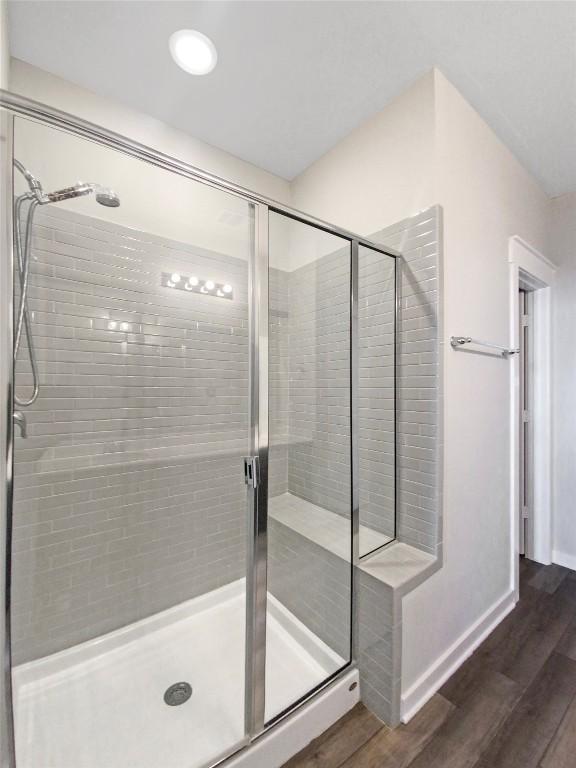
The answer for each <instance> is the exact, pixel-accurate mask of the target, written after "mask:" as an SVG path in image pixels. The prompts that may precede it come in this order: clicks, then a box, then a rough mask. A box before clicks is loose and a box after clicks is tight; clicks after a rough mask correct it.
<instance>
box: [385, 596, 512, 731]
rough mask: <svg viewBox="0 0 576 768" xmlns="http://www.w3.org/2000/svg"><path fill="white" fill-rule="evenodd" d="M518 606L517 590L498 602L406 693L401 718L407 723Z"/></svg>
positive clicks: (403, 695) (403, 696)
mask: <svg viewBox="0 0 576 768" xmlns="http://www.w3.org/2000/svg"><path fill="white" fill-rule="evenodd" d="M515 605H516V595H515V593H514V591H511V592H508V593H507V594H506V595H504V597H502V598H500V600H497V601H496V603H494V605H492V606H491V607H490V608H489V609H488V610H487V611H486V613H484V614H483V615H482V616H481V617H480V618H479V619H478V620H477V621H476V622H475V623H474V624H473V625H472V626H471V627H469V628H468V629H467V630H466V632H464V633H463V634H462V635H460V637H459V638H458V640H456V642H454V643H453V644H452V645H451V646H450V648H448V650H447V651H446V652H445V653H443V654H442V656H440V658H439V659H437V660H436V661H435V662H434V664H432V665H431V666H430V667H429V668H428V669H427V670H426V672H425V673H424V674H423V675H422V676H421V677H420V678H419V679H418V680H416V682H415V683H414V685H412V686H410V688H409V689H408V690H407V691H405V692H404V693H403V694H402V701H401V708H400V713H401V718H402V722H403V723H407V722H408V721H409V720H411V719H412V718H413V717H414V715H415V714H416V713H417V712H418V710H419V709H421V708H422V707H423V706H424V704H426V702H427V701H428V700H429V699H431V698H432V696H433V695H434V694H435V693H436V691H437V690H438V689H439V688H441V687H442V685H444V683H445V682H446V680H448V678H449V677H450V676H451V675H453V674H454V672H456V670H457V669H458V667H460V666H461V665H462V664H463V663H464V662H465V661H466V659H467V658H468V657H469V656H471V655H472V653H473V652H474V651H475V650H476V648H478V646H479V645H480V643H481V642H482V641H483V640H484V639H485V638H486V637H488V635H489V634H490V633H491V632H492V631H493V630H494V629H495V628H496V627H497V626H498V624H500V622H501V621H502V619H504V618H505V617H506V616H507V615H508V614H509V613H510V611H511V610H512V609H513V608H514V606H515Z"/></svg>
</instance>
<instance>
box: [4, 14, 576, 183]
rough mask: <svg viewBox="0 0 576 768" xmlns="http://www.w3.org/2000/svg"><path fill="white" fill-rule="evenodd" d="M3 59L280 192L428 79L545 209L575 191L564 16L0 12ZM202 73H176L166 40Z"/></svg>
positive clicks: (571, 52) (570, 54) (575, 40)
mask: <svg viewBox="0 0 576 768" xmlns="http://www.w3.org/2000/svg"><path fill="white" fill-rule="evenodd" d="M9 12H10V42H11V50H12V55H13V56H16V57H17V58H20V59H23V60H25V61H27V62H29V63H31V64H34V65H35V66H37V67H41V68H42V69H45V70H47V71H49V72H51V73H53V74H56V75H59V76H60V77H63V78H66V79H68V80H71V81H73V82H75V83H77V84H79V85H82V86H84V87H85V88H88V89H90V90H92V91H94V92H96V93H98V94H100V95H102V96H106V97H109V98H111V99H114V100H116V101H119V102H122V103H123V104H125V105H128V106H130V107H133V108H134V109H138V110H141V111H143V112H146V113H148V114H150V115H153V116H154V117H157V118H159V119H160V120H163V121H164V122H166V123H168V124H170V125H172V126H174V127H176V128H179V129H181V130H184V131H186V132H188V133H189V134H191V135H193V136H195V137H197V138H199V139H202V140H204V141H206V142H208V143H210V144H213V145H215V146H217V147H220V148H222V149H224V150H227V151H228V152H231V153H232V154H234V155H236V156H238V157H241V158H242V159H244V160H248V161H249V162H252V163H254V164H255V165H257V166H260V167H261V168H265V169H267V170H269V171H271V172H272V173H275V174H277V175H279V176H282V177H284V178H286V179H292V178H294V177H295V176H297V175H298V174H299V173H301V172H302V171H303V170H304V169H305V168H306V167H307V166H308V165H310V164H311V163H312V162H313V161H314V160H316V159H317V158H318V157H320V156H321V155H323V154H324V153H325V152H326V151H327V150H328V149H330V147H332V146H333V145H334V144H335V143H336V142H337V141H338V140H339V139H341V138H342V137H343V136H345V135H346V134H347V133H349V132H350V131H351V130H352V129H353V128H354V127H356V126H357V125H359V124H360V123H362V122H363V121H364V120H366V119H367V118H369V117H370V116H372V115H373V114H375V113H376V112H378V111H379V110H381V109H382V108H383V107H384V106H386V104H387V103H389V102H390V101H391V100H392V99H393V98H394V97H395V96H397V95H398V94H399V93H401V92H402V91H403V90H404V89H405V88H406V87H408V86H409V85H410V84H411V83H412V82H414V80H416V79H417V78H418V77H419V76H420V75H422V74H424V73H425V72H426V71H428V70H430V69H431V68H432V67H433V66H437V67H439V68H440V69H441V70H442V71H443V73H444V74H445V75H446V76H447V77H448V78H449V79H450V80H451V81H452V82H453V83H454V85H456V87H457V88H458V89H459V90H460V91H461V93H462V94H463V95H464V96H465V97H466V98H467V99H468V101H470V102H471V103H472V104H473V106H474V107H475V108H476V109H477V110H478V111H479V112H480V114H481V115H482V116H483V117H484V119H485V120H486V121H487V122H488V123H489V124H490V125H491V126H492V128H493V129H494V130H495V131H496V133H497V134H498V135H499V136H500V137H501V139H502V140H503V141H504V142H506V144H507V145H508V146H509V147H510V148H511V149H512V151H513V152H514V153H515V154H516V156H517V157H518V158H519V159H520V160H521V162H522V163H523V164H524V165H525V166H526V167H527V168H528V169H529V170H530V171H531V172H532V174H533V175H534V176H535V177H536V178H537V179H539V181H540V182H541V184H542V186H543V187H544V189H545V190H546V191H547V192H548V194H550V195H552V196H555V195H560V194H563V193H565V192H568V191H573V190H576V3H573V2H328V1H327V2H214V1H212V2H186V1H185V0H184V1H182V0H181V1H179V2H171V1H170V0H164V1H156V2H155V1H154V0H149V1H148V2H138V1H137V0H133V1H132V2H102V1H100V0H99V1H97V2H91V1H90V0H85V1H84V2H80V1H79V0H76V2H53V1H52V0H42V1H41V2H35V1H33V0H29V1H27V2H12V3H11V4H10V11H9ZM181 28H194V29H198V30H200V31H201V32H204V33H205V34H207V35H208V36H209V37H210V38H212V40H213V41H214V42H215V44H216V47H217V49H218V56H219V59H218V65H217V67H216V69H215V70H214V71H213V72H212V73H211V74H209V75H207V76H205V77H194V76H191V75H188V74H186V73H185V72H183V71H181V70H180V69H179V68H178V67H177V66H176V65H175V64H174V62H173V61H172V59H171V58H170V55H169V52H168V37H169V35H170V34H171V33H172V32H174V31H175V30H177V29H181Z"/></svg>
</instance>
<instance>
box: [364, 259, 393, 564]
mask: <svg viewBox="0 0 576 768" xmlns="http://www.w3.org/2000/svg"><path fill="white" fill-rule="evenodd" d="M395 265H396V260H395V259H394V258H393V257H392V256H387V255H386V254H384V253H380V252H378V251H375V250H372V249H371V248H366V247H365V246H363V245H360V246H359V248H358V365H359V379H358V454H359V456H358V457H359V462H360V473H359V480H360V488H359V490H360V547H359V549H360V556H361V557H362V556H363V555H366V554H368V553H369V552H372V551H374V550H375V549H378V547H381V546H384V545H385V544H388V543H389V542H390V541H392V540H393V539H394V538H395V536H396V509H395V506H396V505H395V495H396V494H395V484H396V478H395V472H396V468H395V465H396V461H395V459H396V451H395V443H396V435H395V348H394V347H395V345H394V337H395V301H396V300H395V285H394V284H395Z"/></svg>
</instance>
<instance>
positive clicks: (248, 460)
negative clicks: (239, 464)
mask: <svg viewBox="0 0 576 768" xmlns="http://www.w3.org/2000/svg"><path fill="white" fill-rule="evenodd" d="M244 482H245V483H246V485H247V486H248V487H249V488H258V456H244Z"/></svg>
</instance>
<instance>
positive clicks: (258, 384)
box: [0, 90, 400, 768]
mask: <svg viewBox="0 0 576 768" xmlns="http://www.w3.org/2000/svg"><path fill="white" fill-rule="evenodd" d="M16 116H21V117H25V118H27V119H31V120H34V121H36V122H38V123H40V124H43V125H46V126H50V127H52V128H57V129H59V130H62V131H66V132H67V133H70V134H72V135H74V136H77V137H80V138H84V139H88V140H90V141H93V142H95V143H97V144H100V145H102V146H107V147H109V148H111V149H113V150H116V151H119V152H121V153H123V154H125V155H128V156H130V157H133V158H135V159H139V160H142V161H144V162H147V163H149V164H151V165H154V166H156V167H159V168H163V169H165V170H168V171H171V172H173V173H176V174H178V175H180V176H184V177H186V178H189V179H191V180H193V181H196V182H200V183H202V184H205V185H208V186H212V187H215V188H217V189H220V190H222V191H224V192H227V193H229V194H232V195H235V196H237V197H240V198H242V199H243V200H245V201H246V202H248V203H249V204H251V206H252V209H253V212H254V227H253V233H254V247H253V249H252V251H253V252H252V259H251V264H250V275H249V304H250V309H249V326H250V331H249V344H250V360H249V366H250V379H249V388H250V392H249V395H250V446H251V456H252V458H254V459H255V465H256V466H257V473H256V483H255V484H254V485H255V487H251V488H249V489H248V491H247V498H248V502H247V505H248V562H247V580H246V584H247V594H246V655H245V661H246V669H245V725H246V728H245V741H244V742H243V744H242V745H240V747H239V749H242V748H243V746H245V745H246V744H248V743H250V742H252V741H254V740H255V739H257V738H258V737H260V736H261V735H262V734H263V733H265V732H267V730H269V729H270V728H273V727H274V725H275V724H276V723H277V722H279V721H281V720H284V719H285V718H286V717H288V716H290V715H291V714H292V713H293V712H294V711H295V710H297V709H298V708H299V707H300V706H301V705H302V704H304V703H305V702H307V701H309V700H310V699H311V698H312V697H314V696H316V695H317V694H319V693H320V692H321V691H322V690H323V689H325V688H326V687H327V686H329V685H330V684H331V683H333V682H334V681H335V680H336V679H338V678H339V677H340V676H341V675H342V674H344V673H345V672H347V670H348V669H349V667H350V665H353V664H355V662H356V626H357V623H356V621H355V618H354V617H355V611H356V602H357V601H356V599H355V566H356V565H357V564H358V562H359V560H360V554H359V484H358V467H359V462H358V248H359V246H360V245H365V246H367V247H369V248H371V249H372V250H375V251H378V252H380V253H382V254H383V255H386V256H389V257H392V258H395V259H396V275H398V263H399V262H398V257H399V256H400V254H399V253H398V252H396V251H394V250H392V249H390V248H385V247H383V246H381V245H379V244H378V243H374V242H371V241H370V240H369V239H366V238H362V237H359V236H358V235H356V234H354V233H352V232H349V231H348V230H345V229H343V228H341V227H337V226H334V225H332V224H329V223H327V222H324V221H322V220H320V219H317V218H315V217H313V216H308V215H306V214H305V213H302V212H300V211H297V210H295V209H292V208H290V207H288V206H285V205H282V204H280V203H278V202H276V201H273V200H269V199H267V198H265V197H263V196H261V195H258V194H256V193H254V192H252V191H250V190H247V189H245V188H243V187H241V186H239V185H237V184H233V183H230V182H228V181H226V180H224V179H222V178H220V177H218V176H215V175H213V174H210V173H206V172H205V171H202V170H200V169H198V168H196V167H194V166H192V165H190V164H188V163H184V162H182V161H180V160H177V159H176V158H173V157H170V156H168V155H165V154H163V153H162V152H158V151H156V150H154V149H151V148H150V147H147V146H145V145H143V144H140V143H138V142H135V141H132V140H131V139H129V138H126V137H124V136H121V135H119V134H116V133H114V132H112V131H109V130H107V129H105V128H102V127H100V126H98V125H95V124H93V123H89V122H87V121H84V120H82V119H80V118H77V117H74V116H72V115H70V114H67V113H65V112H62V111H60V110H57V109H53V108H51V107H48V106H46V105H44V104H40V103H38V102H35V101H32V100H30V99H27V98H24V97H21V96H18V95H16V94H12V93H10V92H8V91H4V90H0V120H1V124H0V125H1V135H0V138H1V139H2V142H1V149H0V152H1V153H2V168H3V173H2V177H1V179H0V203H1V204H2V205H1V207H2V211H1V216H2V241H1V248H2V251H1V254H0V255H1V259H0V262H1V264H0V279H1V283H0V292H1V293H0V300H1V309H0V313H1V315H0V324H1V327H0V331H1V332H0V367H1V370H0V386H1V396H2V399H3V405H2V408H1V416H0V426H1V427H2V457H1V465H2V469H1V471H2V473H3V477H2V482H3V483H4V493H2V494H1V498H0V557H3V558H4V564H5V565H4V567H3V569H2V576H1V577H0V579H1V580H0V601H1V602H2V604H1V605H0V616H1V618H0V655H1V658H2V664H3V670H2V674H1V680H0V768H16V759H15V749H14V726H13V701H12V682H11V678H12V676H11V655H10V576H11V554H10V552H11V547H10V543H11V532H12V505H13V501H12V499H13V475H12V473H13V447H14V444H13V442H14V441H13V437H14V436H13V412H14V405H13V395H14V387H13V358H12V350H13V309H14V290H13V281H12V274H13V263H14V254H13V238H12V190H13V170H12V150H13V129H14V118H15V117H16ZM269 212H276V213H280V214H282V215H284V216H287V217H289V218H292V219H295V220H297V221H300V222H302V223H304V224H308V225H310V226H312V227H315V228H317V229H321V230H324V231H326V232H328V233H331V234H334V235H338V236H340V237H342V238H344V239H346V240H347V241H348V242H349V243H350V248H351V265H350V275H351V279H350V310H351V312H350V318H351V327H350V375H351V378H350V381H351V390H350V416H351V448H350V451H351V457H350V458H351V475H352V477H351V499H350V509H351V526H352V535H351V542H350V544H351V547H350V554H351V580H352V605H351V615H352V621H351V660H350V662H349V663H348V664H346V665H345V666H344V667H343V668H342V669H341V670H340V671H339V672H337V673H336V674H334V675H332V676H331V677H330V678H329V679H327V680H326V681H325V682H323V683H322V684H320V685H318V686H317V687H316V688H315V689H314V690H312V691H310V693H309V694H308V695H307V696H305V697H303V698H302V699H300V700H299V701H297V702H295V703H294V705H293V706H292V707H290V708H289V709H287V710H286V711H285V712H283V713H282V715H281V717H279V718H277V719H275V720H274V721H273V723H272V724H269V725H268V726H266V725H265V717H264V703H265V701H264V699H265V670H266V614H267V566H268V556H267V537H268V532H267V522H268V498H267V497H268V450H269V435H268V415H269V414H268V309H269V301H268V267H269V243H268V218H269ZM396 285H397V286H398V280H396ZM396 306H397V311H398V301H397V304H396ZM230 756H231V755H226V756H224V757H222V756H221V757H220V758H216V760H217V762H216V763H215V764H214V765H218V764H219V763H221V762H223V761H225V760H226V759H228V757H230Z"/></svg>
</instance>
